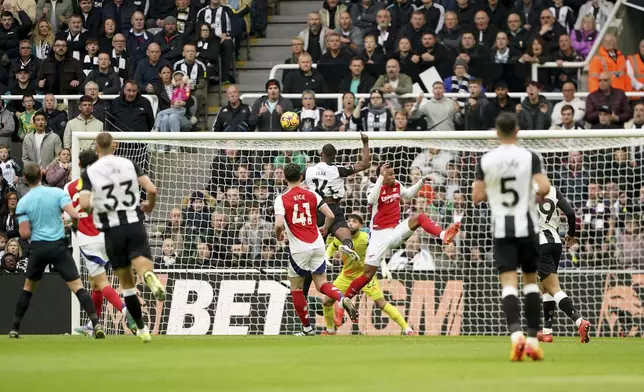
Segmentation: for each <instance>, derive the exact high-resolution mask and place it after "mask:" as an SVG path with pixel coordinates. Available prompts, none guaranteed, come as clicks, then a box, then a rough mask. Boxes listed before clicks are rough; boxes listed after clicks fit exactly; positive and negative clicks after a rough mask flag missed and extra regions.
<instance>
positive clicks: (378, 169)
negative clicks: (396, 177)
mask: <svg viewBox="0 0 644 392" xmlns="http://www.w3.org/2000/svg"><path fill="white" fill-rule="evenodd" d="M385 163H388V162H383V163H380V164H379V165H378V167H377V168H376V177H380V168H381V167H382V165H384V164H385ZM389 167H391V165H389Z"/></svg>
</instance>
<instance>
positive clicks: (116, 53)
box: [108, 33, 136, 85]
mask: <svg viewBox="0 0 644 392" xmlns="http://www.w3.org/2000/svg"><path fill="white" fill-rule="evenodd" d="M126 42H127V40H126V39H125V35H124V34H121V33H117V34H115V35H114V38H113V39H112V49H110V51H109V52H108V53H110V65H111V66H112V68H113V69H114V72H116V73H117V74H118V75H119V79H120V81H121V85H122V84H123V82H125V81H126V80H128V79H131V78H133V77H134V68H135V67H136V63H134V60H133V59H132V57H130V54H129V53H128V52H127V50H125V45H126Z"/></svg>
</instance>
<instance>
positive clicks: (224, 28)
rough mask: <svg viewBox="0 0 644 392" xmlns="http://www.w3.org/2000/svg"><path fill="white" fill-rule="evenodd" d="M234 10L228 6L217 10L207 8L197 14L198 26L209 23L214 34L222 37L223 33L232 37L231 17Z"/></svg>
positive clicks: (222, 6)
mask: <svg viewBox="0 0 644 392" xmlns="http://www.w3.org/2000/svg"><path fill="white" fill-rule="evenodd" d="M231 14H232V10H231V9H230V8H229V7H228V6H226V5H223V4H222V5H220V6H219V7H217V8H210V7H205V8H202V9H200V10H199V12H198V13H197V26H201V24H202V23H208V24H209V25H210V27H212V34H213V35H216V36H217V37H221V35H222V34H223V33H225V34H227V35H230V29H231V27H232V24H231V21H230V15H231Z"/></svg>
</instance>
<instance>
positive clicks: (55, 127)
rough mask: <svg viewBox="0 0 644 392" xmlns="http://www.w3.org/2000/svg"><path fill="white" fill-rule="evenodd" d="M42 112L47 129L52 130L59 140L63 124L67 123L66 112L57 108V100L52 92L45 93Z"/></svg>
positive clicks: (63, 130) (63, 132) (61, 137)
mask: <svg viewBox="0 0 644 392" xmlns="http://www.w3.org/2000/svg"><path fill="white" fill-rule="evenodd" d="M63 108H64V107H63ZM43 113H45V118H46V119H47V131H48V132H54V133H55V134H56V135H58V137H59V138H60V140H63V135H64V134H65V125H67V113H66V112H64V111H61V110H59V109H58V102H57V101H56V97H55V96H54V94H47V95H45V105H44V107H43ZM72 118H73V117H72Z"/></svg>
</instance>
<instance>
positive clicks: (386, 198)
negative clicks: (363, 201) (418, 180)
mask: <svg viewBox="0 0 644 392" xmlns="http://www.w3.org/2000/svg"><path fill="white" fill-rule="evenodd" d="M398 199H400V193H392V194H390V195H383V196H380V202H381V203H385V204H389V203H395V202H396V201H397V200H398Z"/></svg>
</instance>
